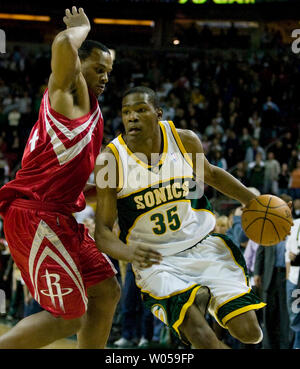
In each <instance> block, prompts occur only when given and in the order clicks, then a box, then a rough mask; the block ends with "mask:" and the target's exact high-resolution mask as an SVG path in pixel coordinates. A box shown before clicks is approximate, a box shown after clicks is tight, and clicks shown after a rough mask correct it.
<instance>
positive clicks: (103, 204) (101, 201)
mask: <svg viewBox="0 0 300 369" xmlns="http://www.w3.org/2000/svg"><path fill="white" fill-rule="evenodd" d="M95 181H96V188H97V208H96V228H95V241H96V245H97V247H98V249H99V250H100V251H101V252H104V253H106V254H107V255H109V256H110V257H112V258H114V259H117V260H125V261H128V262H131V263H134V264H136V265H137V267H139V268H148V267H150V266H152V265H153V264H158V263H159V262H160V260H161V255H160V254H159V253H158V252H156V251H155V250H153V249H152V248H150V247H146V246H142V245H138V246H136V247H134V246H128V245H126V244H125V243H123V242H122V241H121V240H119V238H118V237H117V236H116V235H115V233H114V232H113V227H114V224H115V221H116V219H117V183H118V173H117V165H116V160H115V158H114V156H113V154H112V152H111V151H110V149H109V148H106V149H105V150H104V151H103V153H101V154H100V155H99V156H98V158H97V161H96V167H95Z"/></svg>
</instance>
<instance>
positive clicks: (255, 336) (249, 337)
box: [235, 324, 263, 344]
mask: <svg viewBox="0 0 300 369" xmlns="http://www.w3.org/2000/svg"><path fill="white" fill-rule="evenodd" d="M235 336H236V338H237V339H238V340H239V341H241V342H243V343H246V344H256V343H259V342H261V341H262V339H263V333H262V330H261V328H260V327H259V325H257V324H255V325H250V324H249V325H247V324H246V325H245V326H242V327H241V328H240V329H239V331H238V332H236V335H235Z"/></svg>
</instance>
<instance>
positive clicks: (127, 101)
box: [122, 93, 162, 139]
mask: <svg viewBox="0 0 300 369" xmlns="http://www.w3.org/2000/svg"><path fill="white" fill-rule="evenodd" d="M161 118H162V110H161V109H159V108H155V107H154V106H153V103H152V102H151V99H150V97H149V95H148V94H146V93H132V94H129V95H127V96H125V97H124V99H123V101H122V120H123V124H124V128H125V134H126V136H131V137H132V138H134V137H136V138H139V139H141V138H146V137H149V136H152V135H153V130H154V129H155V127H156V126H157V122H158V120H160V119H161Z"/></svg>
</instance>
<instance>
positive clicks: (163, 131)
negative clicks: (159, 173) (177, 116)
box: [118, 122, 168, 169]
mask: <svg viewBox="0 0 300 369" xmlns="http://www.w3.org/2000/svg"><path fill="white" fill-rule="evenodd" d="M158 123H159V125H160V128H161V130H162V133H163V152H162V155H161V158H160V160H159V162H158V163H157V164H155V165H149V164H146V163H145V162H143V161H142V160H140V159H139V158H138V157H137V156H136V155H135V154H134V153H133V152H132V151H131V150H130V149H129V147H128V146H127V145H126V143H125V141H124V139H123V137H122V135H119V136H118V140H119V142H120V144H121V145H122V146H123V147H124V148H125V149H126V151H127V154H128V155H129V156H131V157H132V158H133V159H134V160H135V161H136V162H137V163H138V164H139V165H141V166H142V167H144V168H146V169H149V168H154V167H156V166H159V165H162V164H163V162H164V161H165V159H166V157H167V154H168V139H167V132H166V128H165V126H164V125H163V124H162V123H161V122H158Z"/></svg>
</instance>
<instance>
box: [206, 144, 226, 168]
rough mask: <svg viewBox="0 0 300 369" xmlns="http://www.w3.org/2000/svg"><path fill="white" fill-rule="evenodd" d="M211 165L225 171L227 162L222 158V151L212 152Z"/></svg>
mask: <svg viewBox="0 0 300 369" xmlns="http://www.w3.org/2000/svg"><path fill="white" fill-rule="evenodd" d="M210 162H211V164H213V165H215V166H217V167H219V168H222V169H224V170H227V162H226V159H225V158H224V156H223V154H222V151H221V150H220V149H219V150H214V151H213V153H212V158H211V161H210Z"/></svg>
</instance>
